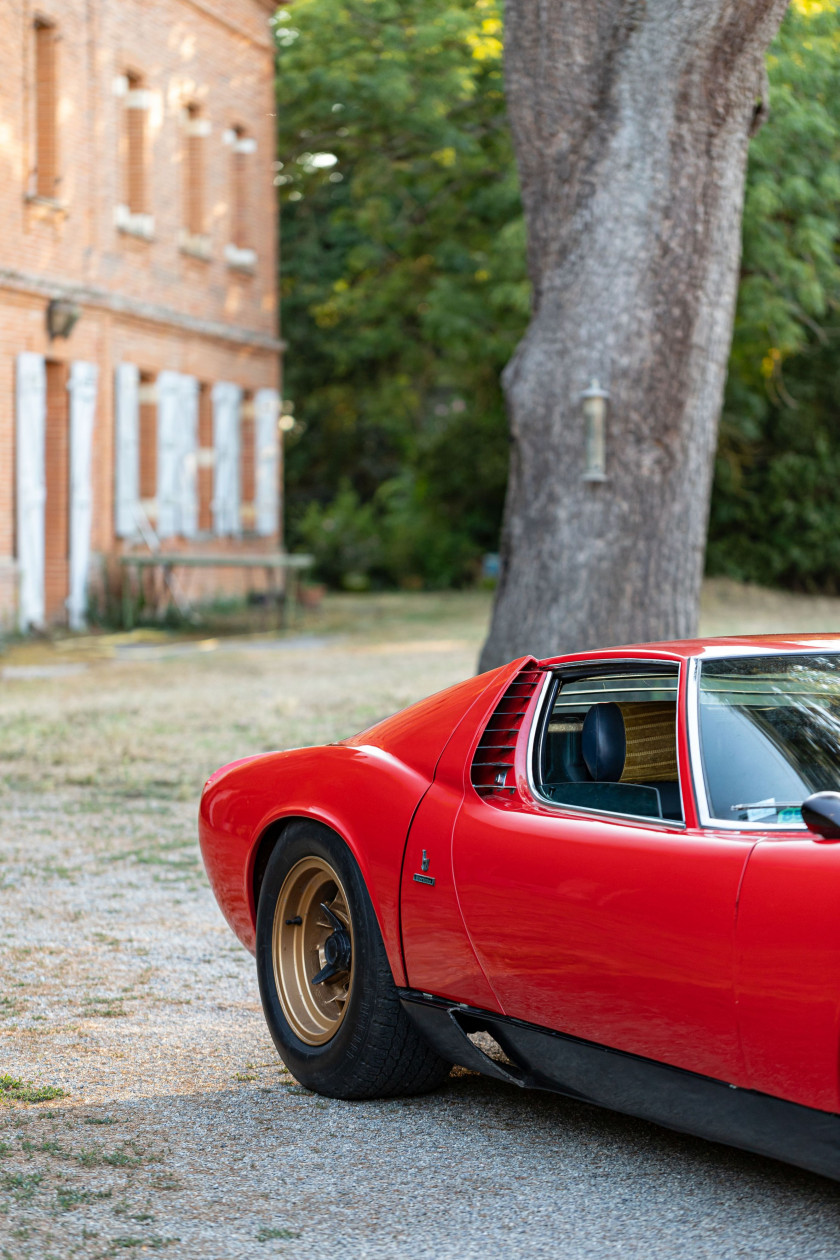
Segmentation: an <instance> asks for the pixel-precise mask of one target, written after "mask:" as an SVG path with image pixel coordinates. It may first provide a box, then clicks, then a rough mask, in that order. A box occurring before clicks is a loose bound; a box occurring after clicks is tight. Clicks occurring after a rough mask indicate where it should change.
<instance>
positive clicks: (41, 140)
mask: <svg viewBox="0 0 840 1260" xmlns="http://www.w3.org/2000/svg"><path fill="white" fill-rule="evenodd" d="M56 72H57V67H56V30H55V27H54V26H53V25H52V23H51V22H44V21H42V20H41V19H40V18H39V19H38V20H37V21H36V22H35V189H34V191H35V195H36V196H37V197H44V198H47V199H49V200H53V199H54V198H55V197H56V195H57V186H58V179H59V176H58V118H57V99H56V98H57V93H58V83H57V73H56Z"/></svg>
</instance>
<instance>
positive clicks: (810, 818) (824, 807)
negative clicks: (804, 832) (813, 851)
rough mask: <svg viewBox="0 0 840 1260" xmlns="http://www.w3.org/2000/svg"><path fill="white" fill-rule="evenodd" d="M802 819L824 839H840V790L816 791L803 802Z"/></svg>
mask: <svg viewBox="0 0 840 1260" xmlns="http://www.w3.org/2000/svg"><path fill="white" fill-rule="evenodd" d="M802 821H803V822H804V824H805V826H806V827H807V828H808V830H809V831H815V832H816V833H817V835H818V836H820V837H821V838H822V839H823V840H840V792H814V794H813V795H812V796H809V797H808V799H807V800H805V801H803V802H802Z"/></svg>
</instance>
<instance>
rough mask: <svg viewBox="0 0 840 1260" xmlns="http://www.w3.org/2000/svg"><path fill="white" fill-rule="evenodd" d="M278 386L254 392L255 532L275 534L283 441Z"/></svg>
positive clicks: (276, 529)
mask: <svg viewBox="0 0 840 1260" xmlns="http://www.w3.org/2000/svg"><path fill="white" fill-rule="evenodd" d="M278 414H279V399H278V395H277V390H276V389H258V390H257V392H256V394H255V395H254V417H255V423H254V428H255V431H256V441H255V447H256V463H257V467H256V504H255V506H256V531H257V533H258V534H263V535H268V534H276V533H277V531H278V528H279V520H278V511H279V501H280V443H279V431H278V428H277V418H278Z"/></svg>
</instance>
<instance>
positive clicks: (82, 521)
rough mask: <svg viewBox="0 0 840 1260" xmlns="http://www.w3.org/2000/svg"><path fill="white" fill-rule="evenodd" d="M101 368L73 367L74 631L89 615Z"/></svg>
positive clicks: (71, 616) (70, 602) (69, 605)
mask: <svg viewBox="0 0 840 1260" xmlns="http://www.w3.org/2000/svg"><path fill="white" fill-rule="evenodd" d="M98 376H99V368H98V367H97V366H96V364H95V363H82V362H76V363H73V364H71V366H70V381H69V384H68V386H67V388H68V390H69V391H70V594H69V595H68V597H67V611H68V614H69V621H70V629H71V630H83V629H84V626H85V614H86V612H87V585H88V569H89V567H90V527H91V515H92V503H93V486H92V478H91V453H92V450H93V421H94V415H95V412H96V386H97V380H98Z"/></svg>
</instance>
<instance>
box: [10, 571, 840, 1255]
mask: <svg viewBox="0 0 840 1260" xmlns="http://www.w3.org/2000/svg"><path fill="white" fill-rule="evenodd" d="M716 598H717V597H716ZM773 598H775V597H773ZM713 602H714V601H713ZM732 607H733V599H732V592H731V590H730V591H729V592H728V593H727V592H726V590H724V591H723V593H722V594H721V596H720V599H719V600H718V604H717V606H716V609H713V610H712V613H711V614H710V615H711V616H717V617H718V618H720V617H721V616H731V615H732V613H731V610H732ZM839 609H840V602H837V601H832V602H831V603H830V606H828V607H826V608H823V609H820V610H816V611H815V610H814V609H813V607H812V606H810V605H806V606H798V605H794V606H793V607H791V606H790V605H786V606H785V607H783V608H781V609H779V608H777V609H776V613H777V614H778V615H779V616H787V617H790V616H795V617H796V623H795V624H797V625H798V628H801V629H804V628H807V626H808V625H810V626H811V628H817V626H816V625H815V624H814V622H808V621H807V616H808V615H810V613H811V612H813V613H814V616H817V615H818V616H819V617H820V618H823V619H825V618H830V617H831V616H833V617H834V623H833V624H834V626H835V627H838V628H840V615H838V610H839ZM485 612H486V600H484V599H481V598H477V597H450V598H448V599H447V598H429V599H426V600H425V601H424V600H423V599H422V598H421V599H418V598H416V597H414V598H413V599H409V598H408V597H406V598H405V599H403V598H402V597H394V599H392V600H390V601H389V600H385V601H379V602H378V603H376V604H372V603H370V602H368V603H362V604H360V605H353V604H345V605H343V606H342V608H341V609H340V610H339V612H338V613H336V612H335V610H328V614H327V616H326V621H327V623H328V624H329V625H330V626H332V627H333V628H337V629H343V630H344V637H343V638H324V637H323V636H322V635H320V634H318V633H316V634H315V635H314V637H313V636H312V635H311V634H309V632H308V637H304V638H301V637H298V639H297V640H295V639H292V640H291V641H289V642H287V643H285V644H282V645H278V644H276V643H274V644H269V643H266V642H265V641H262V642H259V641H258V642H254V643H250V644H239V645H235V646H234V647H233V648H231V647H229V646H226V645H225V644H224V643H222V644H213V643H209V644H208V643H204V644H192V645H186V646H185V645H183V644H165V643H160V642H151V643H148V642H145V643H144V642H139V643H137V642H135V643H133V644H128V645H127V644H125V643H124V642H120V641H117V642H113V641H112V642H110V643H101V642H100V643H99V644H98V645H97V644H96V643H88V644H87V645H86V644H84V643H81V644H79V643H78V642H77V643H76V644H75V646H67V647H65V648H63V649H58V648H56V649H50V650H49V651H46V650H45V649H43V648H34V647H33V648H29V647H26V648H24V649H21V650H19V651H16V652H14V653H11V654H10V655H8V656H6V657H5V658H0V668H2V670H3V675H2V676H3V681H2V682H1V683H0V800H2V812H1V813H0V1078H4V1074H5V1082H6V1083H5V1087H4V1085H3V1079H0V1256H2V1257H9V1258H14V1260H18V1258H19V1257H20V1258H22V1257H33V1258H37V1260H46V1258H47V1257H56V1258H61V1260H63V1258H64V1257H69V1256H80V1257H105V1256H109V1257H111V1256H121V1255H123V1254H132V1253H143V1252H150V1251H158V1250H159V1251H161V1252H162V1253H163V1254H164V1255H166V1256H169V1257H179V1258H180V1257H185V1258H190V1260H191V1258H192V1257H210V1258H214V1260H215V1258H219V1260H228V1257H230V1258H233V1257H248V1258H250V1257H260V1256H277V1255H295V1256H301V1255H304V1256H307V1257H309V1256H312V1257H333V1256H336V1255H341V1256H343V1257H347V1258H350V1260H354V1258H355V1257H367V1256H369V1257H406V1258H408V1257H411V1258H414V1257H435V1258H438V1257H449V1256H452V1257H455V1256H458V1257H478V1256H482V1257H485V1256H488V1255H503V1256H516V1257H519V1256H522V1257H526V1256H527V1257H529V1258H530V1257H541V1256H556V1255H558V1254H562V1255H563V1256H564V1257H570V1258H576V1257H602V1256H609V1255H621V1256H633V1257H636V1256H638V1257H640V1258H642V1257H644V1258H645V1260H648V1258H649V1257H662V1258H663V1260H664V1258H665V1257H667V1258H668V1260H670V1258H672V1257H674V1256H676V1255H677V1254H681V1255H683V1256H688V1257H709V1258H710V1260H711V1258H712V1257H714V1260H720V1258H721V1257H730V1256H732V1257H735V1256H751V1257H755V1256H761V1257H768V1258H769V1257H777V1256H778V1257H779V1258H780V1260H781V1258H782V1257H785V1258H787V1257H790V1256H792V1255H796V1256H797V1257H836V1256H837V1255H838V1253H840V1220H838V1204H839V1203H840V1191H838V1189H837V1187H835V1186H834V1185H832V1184H831V1183H829V1182H825V1181H822V1180H820V1179H819V1178H816V1177H811V1176H808V1175H807V1174H804V1173H798V1172H795V1171H793V1170H791V1169H788V1168H785V1167H783V1166H782V1165H777V1164H774V1163H772V1162H770V1161H765V1160H759V1159H754V1158H751V1157H749V1156H746V1155H740V1154H738V1153H735V1152H729V1151H726V1150H724V1149H723V1148H719V1147H714V1146H711V1145H708V1144H705V1143H702V1142H697V1141H694V1140H692V1139H689V1138H681V1137H679V1136H677V1135H674V1134H669V1133H667V1132H665V1131H663V1130H660V1129H657V1128H654V1127H653V1126H648V1125H644V1124H639V1123H636V1122H634V1121H630V1120H627V1119H624V1118H622V1117H619V1116H614V1115H611V1114H609V1113H600V1112H596V1111H594V1110H592V1109H589V1108H586V1107H582V1106H578V1105H576V1104H573V1103H570V1102H566V1101H564V1100H562V1099H559V1098H554V1097H550V1096H542V1095H539V1094H535V1093H531V1094H523V1093H520V1092H518V1091H515V1090H512V1089H508V1088H507V1087H504V1086H501V1085H497V1084H496V1083H493V1082H489V1081H485V1080H482V1079H480V1078H477V1077H475V1076H470V1075H467V1074H460V1075H456V1076H453V1078H452V1079H451V1081H450V1083H449V1085H448V1086H447V1088H446V1089H444V1090H442V1091H441V1092H440V1093H438V1094H435V1095H433V1096H431V1097H429V1098H425V1099H418V1100H412V1101H409V1102H388V1103H371V1104H348V1103H340V1102H333V1101H328V1100H325V1099H321V1098H318V1097H315V1096H314V1095H311V1094H309V1093H307V1092H306V1091H305V1090H302V1089H301V1088H300V1087H299V1086H298V1085H297V1084H296V1083H295V1082H294V1081H293V1080H292V1078H291V1077H290V1076H289V1075H288V1073H287V1072H286V1071H285V1069H284V1068H283V1066H282V1064H281V1063H280V1062H279V1061H278V1059H277V1058H276V1056H275V1054H274V1051H273V1047H272V1045H271V1042H270V1040H269V1037H268V1034H267V1032H266V1029H265V1025H264V1023H263V1019H262V1015H261V1011H260V1007H259V1000H258V994H257V986H256V979H255V975H254V969H253V962H252V959H251V958H250V956H249V955H248V954H246V953H245V952H244V951H243V950H242V949H241V947H240V946H239V945H238V944H237V942H236V941H235V940H234V938H233V937H232V935H231V934H230V932H229V930H228V929H227V927H226V926H225V924H224V923H223V921H222V919H221V916H220V915H219V912H218V910H217V908H216V906H215V903H214V901H213V899H212V896H211V894H210V893H209V890H208V888H207V885H206V881H205V878H204V874H203V870H202V868H201V864H200V859H199V856H198V853H197V848H196V843H195V807H196V800H197V796H198V793H199V791H200V787H201V784H202V782H203V780H204V778H205V777H206V775H207V774H208V773H209V772H210V771H211V770H212V769H214V768H215V767H216V766H217V765H220V764H222V763H223V762H225V761H227V760H230V759H232V758H233V757H234V756H237V755H241V754H243V753H246V752H253V751H259V750H261V749H267V748H271V747H278V746H293V745H296V744H301V743H318V742H323V741H325V740H328V739H332V738H336V737H338V736H341V735H345V734H348V733H349V732H351V731H353V730H357V729H359V728H361V727H363V726H365V725H367V724H369V723H370V722H371V721H373V720H375V719H376V718H377V717H380V716H383V715H384V714H386V713H388V712H391V711H393V710H394V709H396V708H399V707H401V706H402V705H404V704H406V703H408V702H409V701H410V700H412V699H414V698H416V697H417V696H420V695H423V694H427V693H429V692H431V691H433V690H435V689H437V688H440V687H442V686H445V685H446V684H448V683H449V682H452V681H455V680H457V679H458V678H460V677H463V676H465V675H467V674H468V673H470V672H472V670H473V668H474V662H475V656H476V651H477V648H478V644H479V641H480V637H481V632H482V626H483V618H484V615H485ZM747 614H748V615H755V616H759V615H763V616H764V617H765V622H766V621H767V620H768V619H769V618H770V616H771V614H770V612H768V611H767V610H766V609H765V611H764V613H763V614H762V613H760V612H756V610H755V607H754V606H752V607H751V609H747V610H746V611H745V615H747ZM806 614H807V615H806ZM774 615H775V614H774ZM721 628H725V629H730V628H732V627H731V625H726V626H725V627H721ZM750 628H752V627H750ZM774 628H781V627H779V626H776V627H774ZM819 628H823V629H828V628H831V627H830V626H829V625H828V624H826V621H825V620H823V622H822V624H821V625H820V626H819ZM317 630H318V627H316V631H317ZM377 640H378V641H377ZM56 670H58V673H56ZM13 1081H22V1082H24V1083H25V1082H33V1083H34V1084H35V1085H36V1086H38V1087H46V1088H47V1090H61V1091H64V1092H63V1094H61V1095H60V1096H57V1097H54V1098H52V1099H49V1098H48V1099H46V1100H44V1101H40V1102H35V1101H25V1096H26V1095H25V1086H24V1087H19V1086H14V1085H11V1084H10V1083H9V1082H13ZM22 1088H23V1089H24V1098H21V1097H20V1096H19V1095H20V1094H21V1089H22ZM16 1095H17V1096H16Z"/></svg>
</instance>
